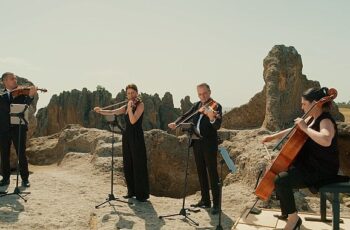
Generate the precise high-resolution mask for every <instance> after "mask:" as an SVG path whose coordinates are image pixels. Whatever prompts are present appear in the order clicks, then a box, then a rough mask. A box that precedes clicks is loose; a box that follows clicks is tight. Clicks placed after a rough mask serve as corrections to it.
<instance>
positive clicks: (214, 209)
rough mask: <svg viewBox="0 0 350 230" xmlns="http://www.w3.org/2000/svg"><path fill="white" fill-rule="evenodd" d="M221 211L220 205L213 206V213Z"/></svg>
mask: <svg viewBox="0 0 350 230" xmlns="http://www.w3.org/2000/svg"><path fill="white" fill-rule="evenodd" d="M219 212H220V210H219V207H218V206H213V208H212V209H211V214H212V215H216V214H218V213H219Z"/></svg>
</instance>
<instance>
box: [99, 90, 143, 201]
mask: <svg viewBox="0 0 350 230" xmlns="http://www.w3.org/2000/svg"><path fill="white" fill-rule="evenodd" d="M125 90H126V94H127V98H128V104H127V105H124V106H122V107H120V108H118V109H114V110H105V109H101V108H100V107H95V108H94V111H95V112H96V113H100V114H102V115H124V118H125V123H126V127H125V130H124V131H123V136H122V151H123V169H124V176H125V181H126V186H127V188H128V193H127V194H126V195H125V196H124V198H132V197H134V196H135V197H136V199H137V200H138V201H140V202H145V201H147V199H148V198H149V183H148V171H147V155H146V145H145V139H144V134H143V129H142V118H143V112H144V109H145V106H144V103H143V102H142V101H141V100H140V98H139V97H138V90H137V87H136V85H135V84H129V85H127V86H126V89H125Z"/></svg>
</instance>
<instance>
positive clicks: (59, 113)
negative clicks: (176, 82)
mask: <svg viewBox="0 0 350 230" xmlns="http://www.w3.org/2000/svg"><path fill="white" fill-rule="evenodd" d="M141 97H142V101H143V102H144V103H145V112H144V118H143V128H144V130H150V129H163V130H166V129H167V124H168V123H169V122H170V121H172V120H174V119H175V118H176V117H177V116H179V115H180V110H179V109H176V108H174V103H173V98H172V95H171V94H170V93H169V92H167V93H165V95H164V97H163V98H162V99H161V98H160V97H159V95H158V94H155V95H153V96H152V95H149V94H146V93H142V94H141ZM125 98H126V92H125V90H122V91H121V92H119V93H118V94H117V96H116V99H115V100H114V99H112V95H111V93H109V92H108V91H107V90H105V89H104V88H102V87H99V88H98V89H97V90H96V91H93V92H91V91H89V90H87V89H86V88H84V89H83V90H82V91H79V90H72V91H70V92H67V91H64V92H62V93H60V95H58V96H57V95H54V96H53V97H52V98H51V100H50V103H49V105H48V106H47V107H45V108H42V109H40V110H39V112H38V114H37V119H38V126H37V129H36V132H35V136H36V137H39V136H46V135H52V134H54V133H57V132H59V131H60V130H61V129H62V128H64V127H65V126H66V125H68V124H80V125H82V126H84V127H88V128H99V129H108V125H107V124H106V122H105V120H104V118H103V116H101V115H99V114H96V113H94V112H93V111H92V110H91V109H92V108H93V107H95V106H100V107H103V106H106V105H110V104H113V103H115V102H116V101H118V102H120V101H124V100H125ZM118 120H119V121H120V123H121V124H122V126H124V127H125V123H124V119H123V117H119V118H118Z"/></svg>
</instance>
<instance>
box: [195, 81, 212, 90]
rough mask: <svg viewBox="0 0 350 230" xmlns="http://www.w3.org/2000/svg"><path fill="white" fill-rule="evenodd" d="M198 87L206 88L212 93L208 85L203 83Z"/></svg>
mask: <svg viewBox="0 0 350 230" xmlns="http://www.w3.org/2000/svg"><path fill="white" fill-rule="evenodd" d="M197 87H206V88H207V89H208V90H209V91H210V86H209V85H208V84H207V83H201V84H199V85H197Z"/></svg>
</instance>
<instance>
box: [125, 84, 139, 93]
mask: <svg viewBox="0 0 350 230" xmlns="http://www.w3.org/2000/svg"><path fill="white" fill-rule="evenodd" d="M128 89H133V90H135V91H136V92H139V91H138V90H137V86H136V85H135V84H129V85H127V86H126V87H125V91H127V90H128Z"/></svg>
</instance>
